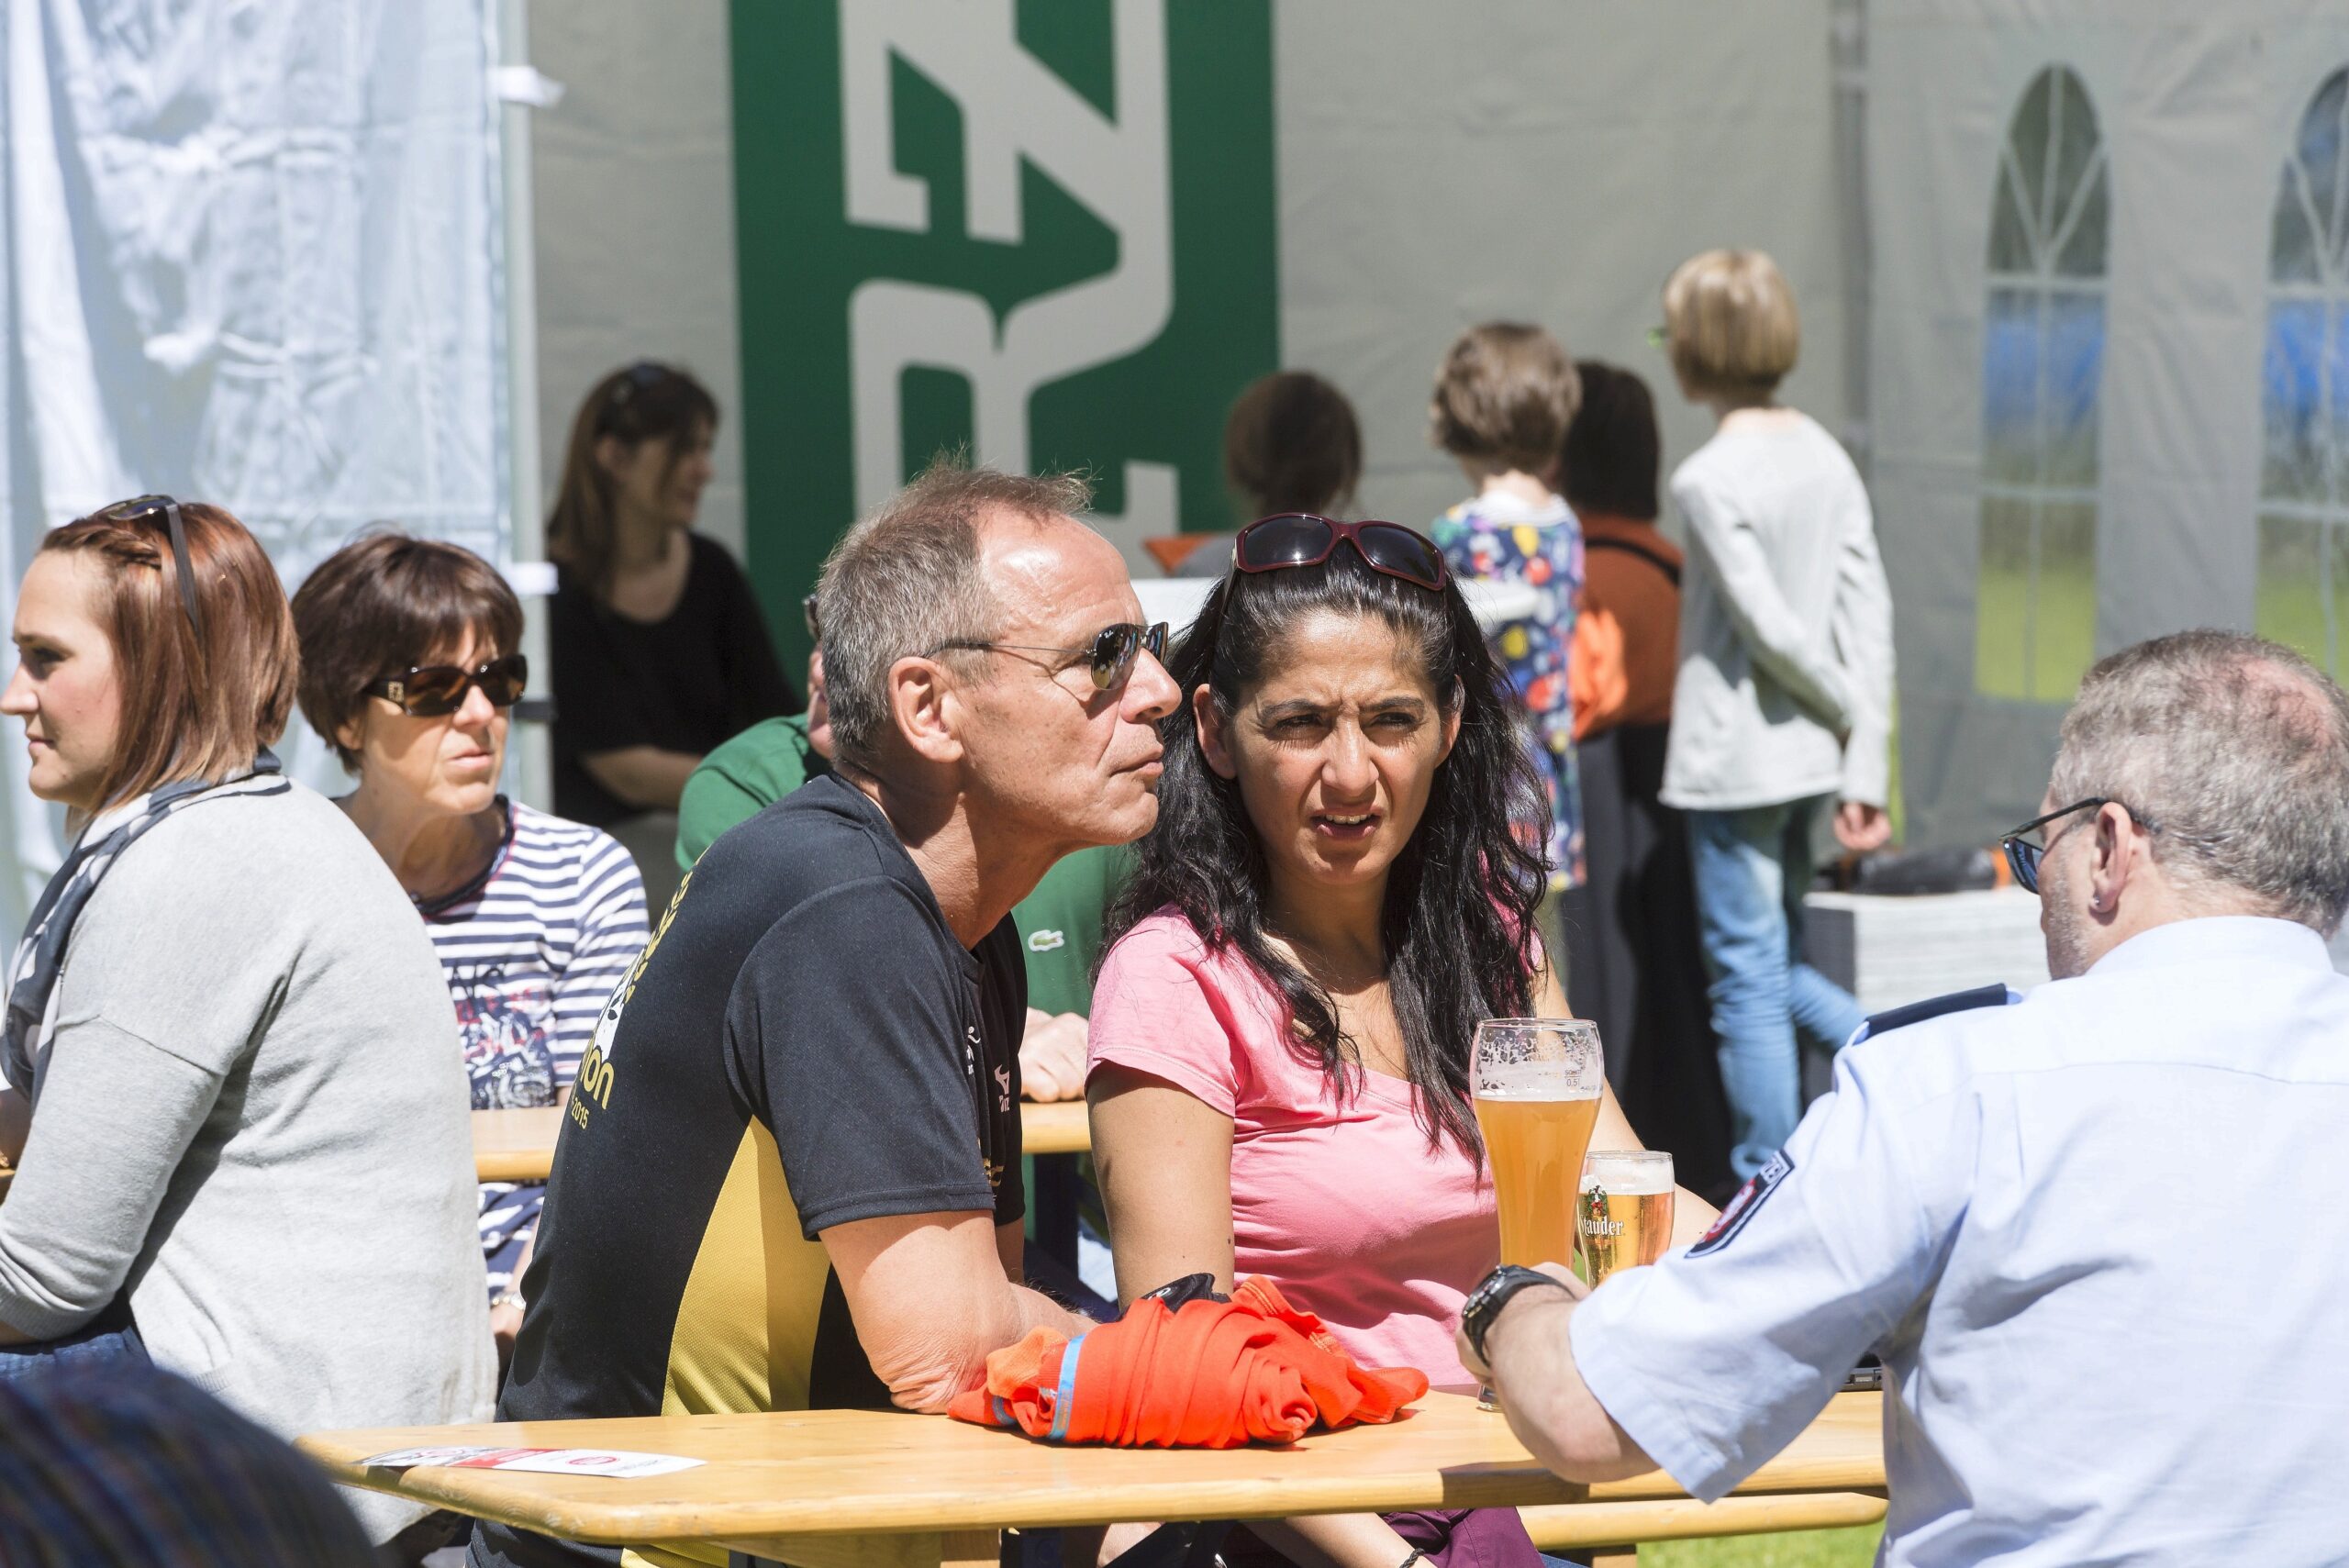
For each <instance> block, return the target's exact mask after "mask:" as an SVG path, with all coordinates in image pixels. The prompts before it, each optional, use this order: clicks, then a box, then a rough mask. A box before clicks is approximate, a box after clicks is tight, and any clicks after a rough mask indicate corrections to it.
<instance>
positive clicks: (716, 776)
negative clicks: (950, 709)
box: [677, 714, 1127, 1014]
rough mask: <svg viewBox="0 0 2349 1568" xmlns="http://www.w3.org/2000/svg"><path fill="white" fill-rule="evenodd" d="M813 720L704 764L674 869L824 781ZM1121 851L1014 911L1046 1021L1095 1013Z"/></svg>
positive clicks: (1057, 880)
mask: <svg viewBox="0 0 2349 1568" xmlns="http://www.w3.org/2000/svg"><path fill="white" fill-rule="evenodd" d="M830 771H831V770H830V768H829V764H827V763H826V762H825V761H824V758H823V755H822V753H820V752H818V751H817V750H816V749H815V747H813V746H811V745H809V744H808V742H807V715H806V714H795V715H793V716H792V717H788V718H770V719H766V720H764V721H763V722H762V723H758V724H754V725H752V726H751V728H748V729H745V730H744V731H742V733H741V734H740V735H737V736H736V737H734V739H733V740H729V741H727V742H726V743H725V744H724V745H722V746H720V747H718V750H717V751H712V752H711V753H710V754H709V755H708V756H707V757H704V758H703V759H702V760H701V765H700V766H699V767H697V768H696V769H694V771H693V776H692V777H691V778H689V779H687V780H686V781H685V795H684V796H683V797H682V798H681V799H680V800H679V801H678V803H677V866H678V869H679V870H681V871H691V870H692V869H693V864H694V862H696V861H697V860H699V859H700V858H701V852H702V851H704V850H707V848H709V846H710V844H711V843H712V842H713V841H715V840H716V839H717V838H718V835H719V834H720V833H723V832H725V831H726V830H727V829H728V828H731V827H733V826H734V825H735V824H736V823H738V822H741V821H745V820H747V819H748V818H750V817H755V816H756V815H758V814H759V813H760V812H761V811H763V810H764V809H766V807H768V806H772V805H774V803H775V802H776V801H778V800H781V799H782V798H783V797H784V796H785V795H789V794H790V793H791V792H792V791H793V790H796V789H797V788H798V787H799V786H800V785H801V784H806V783H807V781H808V780H809V779H811V778H814V777H815V776H816V775H817V774H818V773H829V772H830ZM1126 862H1127V855H1126V851H1125V850H1124V849H1123V848H1122V847H1119V848H1114V849H1100V850H1080V851H1077V852H1076V853H1075V854H1073V855H1069V856H1067V857H1065V858H1063V860H1062V861H1060V862H1058V863H1057V864H1055V865H1054V866H1053V867H1052V870H1050V871H1048V872H1046V873H1044V880H1043V881H1041V882H1040V883H1038V884H1036V891H1035V892H1033V893H1031V894H1030V895H1028V896H1027V897H1026V898H1024V899H1022V900H1021V901H1020V903H1019V906H1018V907H1016V908H1015V909H1013V910H1012V912H1011V917H1012V920H1013V923H1014V924H1016V925H1017V926H1018V927H1019V940H1020V947H1021V955H1022V956H1023V957H1024V958H1025V960H1026V961H1027V966H1028V1005H1029V1006H1031V1007H1036V1008H1040V1009H1041V1010H1042V1011H1044V1012H1047V1013H1077V1014H1086V1013H1090V1012H1091V1011H1092V1010H1093V964H1094V961H1095V960H1096V959H1097V958H1099V957H1100V956H1101V917H1102V913H1103V911H1104V910H1106V909H1107V908H1108V905H1109V898H1110V895H1112V894H1114V893H1115V892H1116V891H1117V884H1118V883H1119V881H1120V880H1121V879H1122V878H1123V877H1124V875H1125V868H1126Z"/></svg>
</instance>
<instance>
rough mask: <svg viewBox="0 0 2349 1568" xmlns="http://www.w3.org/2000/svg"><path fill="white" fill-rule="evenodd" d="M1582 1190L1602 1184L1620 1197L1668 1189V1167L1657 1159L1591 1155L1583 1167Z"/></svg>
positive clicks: (1670, 1177)
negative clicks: (1627, 1158) (1617, 1158)
mask: <svg viewBox="0 0 2349 1568" xmlns="http://www.w3.org/2000/svg"><path fill="white" fill-rule="evenodd" d="M1582 1187H1583V1191H1585V1192H1588V1191H1589V1190H1590V1189H1591V1188H1593V1187H1603V1188H1605V1189H1606V1190H1607V1191H1608V1192H1609V1194H1610V1195H1616V1196H1620V1197H1646V1196H1651V1195H1654V1194H1657V1193H1668V1192H1670V1191H1671V1190H1672V1167H1671V1166H1669V1165H1667V1164H1665V1163H1664V1162H1662V1161H1660V1160H1610V1159H1609V1158H1608V1157H1607V1156H1606V1155H1604V1154H1593V1155H1592V1156H1590V1159H1589V1161H1588V1162H1586V1164H1585V1165H1584V1166H1583V1173H1582Z"/></svg>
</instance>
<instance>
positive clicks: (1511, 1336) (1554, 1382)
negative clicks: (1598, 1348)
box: [1486, 1290, 1655, 1482]
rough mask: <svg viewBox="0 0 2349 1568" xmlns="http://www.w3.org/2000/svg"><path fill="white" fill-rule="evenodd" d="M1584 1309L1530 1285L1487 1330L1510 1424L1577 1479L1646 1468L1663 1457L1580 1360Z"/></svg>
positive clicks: (1549, 1463) (1540, 1455) (1546, 1462)
mask: <svg viewBox="0 0 2349 1568" xmlns="http://www.w3.org/2000/svg"><path fill="white" fill-rule="evenodd" d="M1577 1310H1579V1305H1578V1304H1577V1303H1575V1302H1573V1301H1570V1300H1568V1299H1567V1298H1566V1297H1565V1296H1564V1295H1563V1294H1556V1293H1552V1292H1549V1291H1542V1290H1528V1291H1525V1292H1523V1293H1521V1294H1520V1296H1519V1297H1518V1298H1517V1299H1516V1300H1514V1301H1512V1302H1510V1303H1509V1304H1508V1307H1507V1308H1506V1309H1505V1310H1504V1312H1503V1313H1502V1316H1501V1318H1500V1320H1499V1321H1498V1322H1497V1323H1496V1324H1494V1326H1493V1329H1492V1330H1491V1332H1490V1334H1489V1335H1488V1336H1487V1337H1486V1351H1487V1352H1488V1353H1489V1354H1490V1356H1491V1358H1492V1374H1493V1387H1494V1388H1495V1389H1496V1390H1497V1392H1498V1393H1499V1395H1500V1401H1501V1409H1502V1411H1503V1412H1504V1413H1505V1414H1506V1415H1507V1416H1508V1425H1509V1430H1511V1431H1513V1432H1515V1433H1516V1434H1517V1439H1518V1440H1519V1441H1520V1442H1521V1443H1523V1444H1524V1445H1525V1447H1526V1450H1527V1451H1528V1452H1530V1453H1531V1454H1532V1455H1533V1457H1534V1458H1535V1459H1537V1460H1540V1461H1541V1462H1542V1468H1544V1469H1546V1470H1551V1471H1554V1472H1555V1473H1558V1474H1560V1475H1563V1476H1564V1477H1565V1478H1566V1479H1567V1480H1569V1481H1586V1482H1587V1481H1616V1480H1620V1479H1621V1478H1622V1477H1624V1476H1627V1475H1640V1474H1643V1473H1646V1472H1648V1471H1651V1470H1653V1469H1654V1468H1655V1462H1654V1461H1653V1460H1652V1459H1650V1458H1648V1456H1647V1455H1646V1454H1644V1453H1642V1451H1640V1447H1639V1445H1638V1444H1637V1443H1634V1442H1633V1441H1631V1437H1630V1435H1629V1434H1627V1433H1626V1432H1625V1431H1624V1430H1623V1429H1622V1428H1620V1427H1619V1426H1617V1425H1616V1424H1615V1419H1614V1418H1613V1417H1611V1416H1609V1415H1608V1413H1607V1408H1606V1407H1605V1406H1603V1405H1601V1404H1599V1402H1598V1396H1595V1395H1593V1394H1592V1393H1591V1391H1590V1388H1589V1386H1588V1385H1586V1384H1585V1383H1584V1382H1583V1380H1582V1372H1581V1369H1580V1368H1578V1367H1576V1366H1575V1354H1574V1344H1573V1340H1572V1339H1571V1337H1570V1334H1569V1331H1568V1330H1569V1329H1570V1327H1571V1325H1572V1323H1573V1320H1574V1315H1575V1312H1576V1311H1577Z"/></svg>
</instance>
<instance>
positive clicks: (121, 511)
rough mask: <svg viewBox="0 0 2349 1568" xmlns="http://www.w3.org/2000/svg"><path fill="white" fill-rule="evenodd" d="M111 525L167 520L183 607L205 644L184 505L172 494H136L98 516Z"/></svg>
mask: <svg viewBox="0 0 2349 1568" xmlns="http://www.w3.org/2000/svg"><path fill="white" fill-rule="evenodd" d="M98 516H99V517H104V518H105V519H106V521H108V522H110V523H138V522H144V521H146V519H148V518H149V517H161V518H162V519H163V527H164V529H165V531H167V532H168V533H169V534H170V535H171V539H172V565H173V570H174V571H175V572H176V573H177V574H178V576H179V580H180V606H181V607H182V608H184V609H185V610H186V611H187V623H188V625H190V626H192V627H194V628H195V638H196V642H197V645H198V646H199V647H200V646H202V644H203V641H204V617H202V616H201V615H199V614H197V613H196V608H195V570H194V569H193V568H192V567H190V566H189V564H188V559H187V525H185V524H184V523H183V522H181V521H180V504H179V503H178V502H177V501H174V500H173V499H172V498H171V497H170V496H169V495H134V496H132V497H131V498H130V499H129V500H128V501H117V502H116V503H115V504H114V505H113V506H108V507H106V509H105V510H104V511H102V512H100V513H99V514H98Z"/></svg>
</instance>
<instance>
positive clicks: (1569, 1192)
mask: <svg viewBox="0 0 2349 1568" xmlns="http://www.w3.org/2000/svg"><path fill="white" fill-rule="evenodd" d="M1605 1082H1606V1068H1605V1064H1604V1062H1602V1060H1601V1058H1600V1056H1599V1051H1598V1025H1596V1024H1591V1023H1586V1022H1584V1021H1583V1020H1581V1019H1579V1018H1487V1019H1486V1021H1485V1022H1483V1023H1481V1024H1478V1025H1477V1026H1476V1041H1475V1059H1474V1060H1473V1061H1472V1062H1470V1064H1469V1091H1470V1093H1471V1094H1472V1095H1474V1096H1475V1102H1476V1127H1477V1129H1478V1130H1479V1131H1480V1132H1482V1133H1483V1134H1484V1138H1485V1166H1486V1169H1487V1170H1488V1171H1490V1172H1491V1173H1492V1182H1493V1198H1494V1202H1495V1205H1496V1207H1498V1208H1499V1210H1500V1221H1501V1262H1504V1263H1520V1264H1523V1265H1524V1266H1525V1267H1527V1268H1531V1267H1532V1266H1533V1265H1534V1264H1536V1263H1568V1264H1571V1263H1572V1262H1574V1257H1575V1195H1576V1193H1577V1191H1578V1189H1579V1188H1580V1187H1581V1184H1582V1180H1581V1178H1582V1164H1583V1155H1584V1153H1585V1152H1586V1151H1587V1150H1588V1149H1589V1148H1590V1129H1592V1127H1594V1126H1595V1125H1596V1124H1597V1123H1598V1095H1599V1091H1600V1089H1601V1088H1602V1087H1603V1085H1604V1084H1605Z"/></svg>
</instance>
